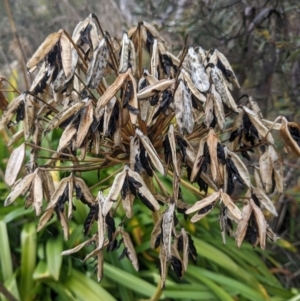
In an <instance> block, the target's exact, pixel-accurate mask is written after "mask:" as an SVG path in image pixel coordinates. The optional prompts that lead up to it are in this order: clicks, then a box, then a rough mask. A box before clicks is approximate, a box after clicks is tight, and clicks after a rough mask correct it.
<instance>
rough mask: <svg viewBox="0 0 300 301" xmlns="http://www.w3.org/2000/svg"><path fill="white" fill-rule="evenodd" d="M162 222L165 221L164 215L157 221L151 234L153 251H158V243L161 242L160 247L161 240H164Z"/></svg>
mask: <svg viewBox="0 0 300 301" xmlns="http://www.w3.org/2000/svg"><path fill="white" fill-rule="evenodd" d="M162 220H163V214H162V215H161V216H160V218H159V219H158V220H157V222H156V223H155V225H154V227H153V230H152V232H151V239H150V246H151V248H152V249H156V248H157V247H158V246H157V243H158V242H157V241H158V240H159V245H160V243H161V242H162V241H161V238H162V235H161V233H162Z"/></svg>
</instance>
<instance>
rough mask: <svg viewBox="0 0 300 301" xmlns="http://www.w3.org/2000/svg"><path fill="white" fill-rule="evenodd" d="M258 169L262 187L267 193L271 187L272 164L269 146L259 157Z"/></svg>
mask: <svg viewBox="0 0 300 301" xmlns="http://www.w3.org/2000/svg"><path fill="white" fill-rule="evenodd" d="M259 170H260V176H261V180H262V183H263V185H264V189H265V191H266V193H269V192H271V190H272V187H273V179H272V174H273V166H272V159H271V156H270V152H269V148H267V149H266V150H265V152H264V153H263V154H262V155H261V156H260V157H259Z"/></svg>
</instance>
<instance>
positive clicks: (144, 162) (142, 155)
mask: <svg viewBox="0 0 300 301" xmlns="http://www.w3.org/2000/svg"><path fill="white" fill-rule="evenodd" d="M140 160H141V163H142V166H143V167H144V169H145V170H146V172H147V175H148V176H149V177H152V176H153V169H152V167H151V165H150V160H149V158H148V156H147V155H146V150H145V148H144V146H143V144H142V143H141V144H140Z"/></svg>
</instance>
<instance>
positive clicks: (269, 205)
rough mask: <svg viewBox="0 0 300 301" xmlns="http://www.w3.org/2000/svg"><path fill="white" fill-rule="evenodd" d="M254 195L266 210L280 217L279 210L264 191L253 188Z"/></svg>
mask: <svg viewBox="0 0 300 301" xmlns="http://www.w3.org/2000/svg"><path fill="white" fill-rule="evenodd" d="M252 193H253V194H255V196H256V197H257V198H258V200H259V202H260V203H261V204H262V205H263V207H264V208H266V209H267V210H268V211H269V212H271V213H272V214H273V215H274V216H278V213H277V210H276V208H275V206H274V204H273V202H272V201H271V200H270V199H269V197H268V196H267V195H266V194H265V193H264V191H263V190H261V189H259V188H256V187H254V186H252Z"/></svg>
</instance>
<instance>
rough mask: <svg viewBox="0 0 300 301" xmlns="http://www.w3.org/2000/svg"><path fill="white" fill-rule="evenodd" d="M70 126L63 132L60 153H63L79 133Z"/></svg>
mask: <svg viewBox="0 0 300 301" xmlns="http://www.w3.org/2000/svg"><path fill="white" fill-rule="evenodd" d="M70 125H71V124H70ZM70 125H68V126H67V127H66V129H65V130H64V131H63V133H62V135H61V136H60V139H59V143H58V147H57V151H58V152H61V151H62V150H63V149H64V148H66V147H67V146H68V145H69V144H70V142H71V140H72V139H73V138H74V137H75V135H76V133H77V129H76V127H74V126H72V125H71V126H70Z"/></svg>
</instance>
